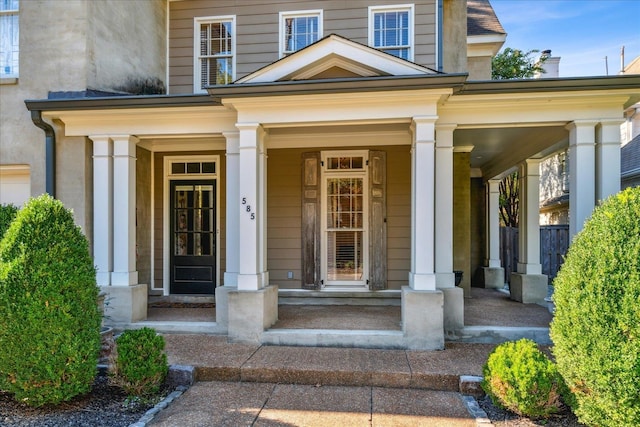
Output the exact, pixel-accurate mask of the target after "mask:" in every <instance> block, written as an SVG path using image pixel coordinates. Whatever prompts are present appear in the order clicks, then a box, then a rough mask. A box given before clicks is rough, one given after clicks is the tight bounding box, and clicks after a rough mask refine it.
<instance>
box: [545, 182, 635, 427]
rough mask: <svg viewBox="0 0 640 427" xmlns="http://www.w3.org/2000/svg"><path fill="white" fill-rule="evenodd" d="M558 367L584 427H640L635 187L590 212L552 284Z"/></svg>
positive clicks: (554, 339)
mask: <svg viewBox="0 0 640 427" xmlns="http://www.w3.org/2000/svg"><path fill="white" fill-rule="evenodd" d="M554 285H555V292H554V295H553V299H554V301H555V304H556V312H555V317H554V319H553V322H552V324H551V338H552V340H553V342H554V349H553V352H554V355H555V357H556V360H557V363H558V370H559V371H560V373H561V374H562V376H563V377H564V379H565V381H566V383H567V386H568V387H569V389H570V390H571V392H572V393H573V395H574V399H573V401H572V402H570V403H571V406H572V407H573V409H574V412H575V413H576V415H577V416H578V418H579V420H580V421H581V422H583V423H585V424H587V425H597V426H601V427H607V426H616V427H623V426H629V427H630V426H638V425H640V187H635V188H630V189H627V190H625V191H623V192H621V193H618V194H617V195H616V196H613V197H610V198H609V199H607V200H606V201H605V202H604V203H603V204H602V205H601V206H599V207H598V208H596V209H595V210H594V212H593V215H592V216H591V218H590V219H589V220H588V221H587V222H586V224H585V226H584V229H583V230H582V231H581V232H580V233H578V234H577V235H576V237H575V238H574V240H573V243H572V244H571V247H570V248H569V252H568V254H567V257H566V260H565V262H564V264H563V266H562V268H561V270H560V272H559V273H558V276H557V277H556V279H555V282H554Z"/></svg>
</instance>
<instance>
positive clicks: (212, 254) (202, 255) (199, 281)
mask: <svg viewBox="0 0 640 427" xmlns="http://www.w3.org/2000/svg"><path fill="white" fill-rule="evenodd" d="M217 160H218V159H217V156H210V157H191V158H189V159H184V158H165V161H166V163H165V165H166V166H167V169H165V170H168V172H169V173H168V174H167V177H166V178H167V180H166V184H167V190H168V201H169V203H168V205H167V209H168V212H167V215H166V216H165V217H166V218H167V219H168V224H167V225H168V227H167V229H168V236H169V239H168V243H169V245H168V255H169V256H168V261H169V262H168V291H169V293H171V294H213V293H214V292H215V288H216V286H217V283H218V276H219V274H218V264H219V261H218V260H219V255H218V247H219V242H218V234H219V233H218V223H219V215H218V211H219V209H218V180H217V166H218V161H217Z"/></svg>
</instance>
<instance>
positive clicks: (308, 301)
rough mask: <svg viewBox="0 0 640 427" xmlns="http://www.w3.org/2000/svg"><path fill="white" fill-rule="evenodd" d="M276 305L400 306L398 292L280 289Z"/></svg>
mask: <svg viewBox="0 0 640 427" xmlns="http://www.w3.org/2000/svg"><path fill="white" fill-rule="evenodd" d="M278 303H279V304H283V305H376V306H384V305H393V306H400V304H401V296H400V291H376V292H370V291H309V290H301V289H292V290H287V289H281V290H279V291H278Z"/></svg>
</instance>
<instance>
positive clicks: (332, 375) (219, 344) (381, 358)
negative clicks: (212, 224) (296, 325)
mask: <svg viewBox="0 0 640 427" xmlns="http://www.w3.org/2000/svg"><path fill="white" fill-rule="evenodd" d="M371 332H372V333H375V332H376V331H371ZM384 332H385V333H388V331H384ZM165 340H166V344H167V345H166V351H167V355H168V358H169V363H171V364H177V365H189V366H193V367H194V368H195V377H196V380H197V381H245V382H260V383H281V384H310V385H339V386H376V387H394V388H415V389H429V390H440V391H455V392H461V391H462V390H465V391H464V392H465V393H467V394H473V393H475V392H473V390H477V389H478V384H477V383H478V381H479V379H478V377H479V376H480V375H482V366H483V364H484V363H485V361H486V359H487V356H488V354H489V353H490V351H491V350H492V349H493V348H494V347H495V346H494V345H489V344H460V343H447V344H446V348H445V350H443V351H408V350H395V349H384V350H383V349H366V348H337V347H295V346H285V345H279V346H270V345H257V344H241V343H230V342H228V341H227V338H226V337H220V336H211V335H209V336H202V335H178V334H167V335H165Z"/></svg>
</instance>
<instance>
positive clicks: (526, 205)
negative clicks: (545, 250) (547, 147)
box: [518, 159, 542, 274]
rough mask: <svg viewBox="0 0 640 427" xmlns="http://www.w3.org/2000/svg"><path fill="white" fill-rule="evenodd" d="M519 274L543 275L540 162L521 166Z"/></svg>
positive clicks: (529, 161) (528, 162)
mask: <svg viewBox="0 0 640 427" xmlns="http://www.w3.org/2000/svg"><path fill="white" fill-rule="evenodd" d="M518 225H519V236H518V237H519V238H518V249H519V251H520V256H519V259H518V273H522V274H541V273H542V265H541V264H540V160H538V159H528V160H525V162H524V163H522V164H521V165H520V210H519V217H518Z"/></svg>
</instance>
